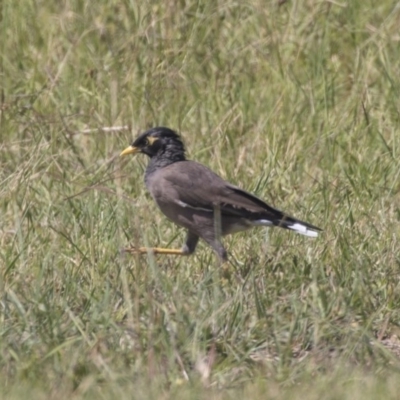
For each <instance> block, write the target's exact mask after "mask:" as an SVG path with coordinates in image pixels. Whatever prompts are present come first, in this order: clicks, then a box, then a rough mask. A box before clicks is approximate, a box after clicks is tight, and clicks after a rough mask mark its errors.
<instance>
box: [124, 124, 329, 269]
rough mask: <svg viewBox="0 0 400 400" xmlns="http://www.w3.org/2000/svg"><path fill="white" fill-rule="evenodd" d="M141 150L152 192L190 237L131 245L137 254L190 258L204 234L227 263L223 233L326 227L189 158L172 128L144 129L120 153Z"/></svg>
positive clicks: (304, 231) (305, 231)
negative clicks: (176, 242)
mask: <svg viewBox="0 0 400 400" xmlns="http://www.w3.org/2000/svg"><path fill="white" fill-rule="evenodd" d="M140 153H141V154H145V155H147V156H148V157H149V159H150V160H149V163H148V165H147V168H146V171H145V176H144V181H145V185H146V187H147V189H148V191H149V192H150V194H151V196H152V197H153V199H154V201H155V202H156V204H157V205H158V207H159V208H160V210H161V211H162V212H163V213H164V214H165V216H166V217H167V218H168V219H170V220H171V221H172V222H174V223H175V224H176V225H178V226H180V227H183V228H185V229H186V239H185V242H184V244H183V246H182V248H180V249H169V248H159V247H154V248H146V247H138V248H134V249H133V252H135V253H139V254H146V253H149V252H152V253H154V254H170V255H182V256H184V255H185V256H187V255H190V254H193V253H194V251H195V249H196V246H197V244H198V241H199V239H200V238H201V239H203V240H204V241H205V242H206V243H207V244H208V245H209V246H210V247H211V248H212V249H213V250H214V252H215V253H216V254H217V257H218V258H219V260H220V261H221V262H222V263H225V262H226V261H227V259H228V254H227V251H226V249H225V247H224V245H223V244H222V241H221V237H222V236H226V235H229V234H233V233H236V232H240V231H245V230H247V229H250V228H252V227H257V226H269V227H273V226H278V227H281V228H284V229H288V230H291V231H294V232H297V233H299V234H301V235H304V236H309V237H317V236H318V234H319V232H321V231H322V229H320V228H318V227H316V226H314V225H311V224H309V223H308V222H304V221H301V220H299V219H296V218H293V217H291V216H289V215H288V214H286V213H284V212H282V211H280V210H278V209H276V208H273V207H271V206H270V205H268V204H267V203H265V202H264V201H263V200H261V199H259V198H258V197H256V196H255V195H253V194H251V193H249V192H247V191H245V190H243V189H241V188H239V187H237V186H235V185H232V184H231V183H229V182H227V181H225V180H224V179H222V178H221V177H220V176H218V175H217V174H216V173H214V172H213V171H212V170H211V169H209V168H207V167H206V166H204V165H203V164H200V163H198V162H196V161H191V160H188V159H186V151H185V145H184V143H183V140H182V138H181V136H180V135H179V134H178V133H177V132H176V131H174V130H172V129H170V128H166V127H154V128H151V129H149V130H147V131H145V132H143V133H142V134H140V135H139V136H138V137H137V138H136V139H135V140H134V141H133V143H132V144H131V145H130V146H128V147H127V148H126V149H125V150H123V151H122V153H121V154H120V156H126V155H128V154H140ZM131 250H132V249H131Z"/></svg>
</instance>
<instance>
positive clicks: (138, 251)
mask: <svg viewBox="0 0 400 400" xmlns="http://www.w3.org/2000/svg"><path fill="white" fill-rule="evenodd" d="M123 251H124V252H126V253H131V254H148V253H153V254H169V255H174V256H187V255H188V253H187V252H185V251H183V250H182V249H163V248H161V247H130V248H127V249H123Z"/></svg>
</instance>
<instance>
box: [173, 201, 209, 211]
mask: <svg viewBox="0 0 400 400" xmlns="http://www.w3.org/2000/svg"><path fill="white" fill-rule="evenodd" d="M175 203H176V204H178V205H179V206H181V207H183V208H191V209H192V210H198V211H206V212H213V210H210V209H208V208H202V207H194V206H191V205H190V204H187V203H184V202H183V201H181V200H175Z"/></svg>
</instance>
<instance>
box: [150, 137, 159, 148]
mask: <svg viewBox="0 0 400 400" xmlns="http://www.w3.org/2000/svg"><path fill="white" fill-rule="evenodd" d="M157 140H158V138H156V137H153V136H149V137H148V138H147V144H148V146H152V145H153V144H154V142H156V141H157Z"/></svg>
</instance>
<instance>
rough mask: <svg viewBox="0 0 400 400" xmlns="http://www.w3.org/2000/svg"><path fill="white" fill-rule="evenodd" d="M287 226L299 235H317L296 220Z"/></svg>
mask: <svg viewBox="0 0 400 400" xmlns="http://www.w3.org/2000/svg"><path fill="white" fill-rule="evenodd" d="M288 228H289V229H291V230H292V231H295V232H297V233H300V235H304V236H308V237H317V236H318V232H317V231H313V230H311V229H310V228H307V227H306V226H305V225H302V224H299V223H298V222H296V223H294V224H293V225H288Z"/></svg>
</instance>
